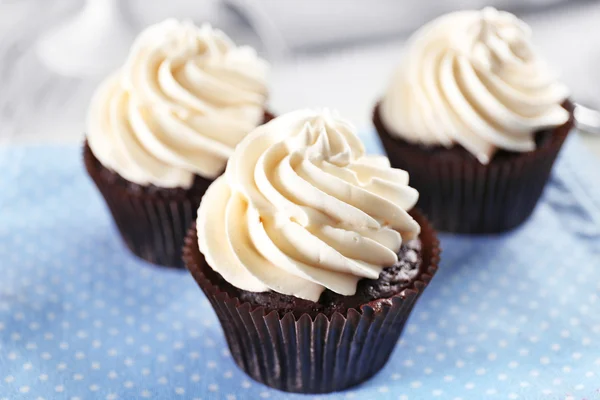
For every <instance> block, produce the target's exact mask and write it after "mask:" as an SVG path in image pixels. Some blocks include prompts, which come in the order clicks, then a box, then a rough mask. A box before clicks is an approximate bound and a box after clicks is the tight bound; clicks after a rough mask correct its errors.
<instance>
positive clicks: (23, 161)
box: [0, 136, 600, 400]
mask: <svg viewBox="0 0 600 400" xmlns="http://www.w3.org/2000/svg"><path fill="white" fill-rule="evenodd" d="M367 142H368V147H369V148H370V149H371V150H373V151H380V149H379V147H378V144H377V143H376V139H374V136H368V137H367ZM586 152H587V150H585V149H583V148H582V145H581V144H580V143H579V142H578V141H577V138H576V137H571V138H570V140H569V141H568V144H567V145H566V148H565V149H564V150H563V152H562V154H561V158H560V161H559V162H558V164H557V166H556V168H555V171H554V173H553V176H552V178H551V181H550V184H549V186H548V187H547V189H546V191H545V194H544V196H543V199H542V200H541V202H540V203H539V205H538V207H537V209H536V211H535V214H534V215H533V217H532V218H531V219H530V220H529V221H528V222H527V223H525V224H524V225H523V226H522V227H521V228H519V229H517V230H516V231H514V232H511V233H509V234H505V235H501V236H493V237H460V236H452V235H442V237H441V239H442V247H443V255H442V260H443V261H442V263H441V267H440V270H439V272H438V274H437V276H436V277H435V279H434V280H433V282H432V283H431V285H430V287H429V288H428V289H427V290H426V291H425V294H424V295H423V297H422V298H421V300H420V302H419V303H418V304H417V306H416V308H415V309H414V312H413V314H412V316H411V318H410V321H409V323H408V325H407V328H406V330H405V332H404V335H403V338H402V340H401V341H400V342H399V344H398V346H397V347H396V350H395V352H394V354H393V355H392V356H391V359H390V361H389V363H388V364H387V365H386V367H385V368H384V369H383V370H382V371H381V372H380V373H379V374H378V375H376V376H375V377H374V378H373V379H371V380H370V381H368V382H367V383H365V384H363V385H362V386H359V387H356V388H353V389H351V390H349V391H346V392H343V393H338V394H331V395H321V396H318V397H319V398H322V399H325V398H327V399H329V398H331V399H346V398H356V399H361V400H362V399H401V400H404V399H435V398H440V399H483V398H487V397H489V398H497V399H578V400H579V399H584V398H585V399H596V398H599V396H600V395H599V390H600V383H599V382H600V313H599V311H598V310H599V309H600V269H599V267H600V266H599V260H600V188H599V187H598V185H597V182H598V175H597V174H598V171H600V168H599V167H600V164H599V163H597V162H596V160H595V159H593V158H592V156H591V155H589V154H587V153H586ZM0 166H1V168H0V399H11V400H13V399H70V400H77V399H91V398H94V399H137V398H153V399H171V398H173V399H227V400H231V399H257V398H272V399H287V398H290V399H292V398H301V397H303V396H300V395H290V394H286V393H282V392H277V391H274V390H272V389H269V388H267V387H265V386H262V385H260V384H258V383H256V382H254V381H252V380H251V379H250V378H248V377H247V376H246V375H244V374H243V373H242V372H241V371H240V370H239V369H238V368H237V367H236V366H235V364H234V362H233V361H232V358H231V356H230V355H229V352H228V350H227V346H226V343H225V340H224V338H223V335H222V332H221V328H220V326H219V324H218V322H217V320H216V317H215V315H214V313H213V311H212V309H211V307H210V305H209V304H208V302H207V301H206V299H205V298H204V296H203V294H202V293H201V292H200V290H199V289H198V287H197V286H196V284H195V282H194V281H193V279H192V278H191V277H190V276H189V275H188V273H187V272H186V271H174V270H169V269H161V268H156V267H153V266H151V265H148V264H146V263H144V262H142V261H139V260H137V259H135V258H134V257H132V256H131V255H130V254H129V253H128V252H127V250H126V249H125V247H124V246H123V244H122V243H121V241H120V239H119V237H118V234H117V232H116V230H115V228H114V226H113V224H112V221H111V219H110V216H109V215H108V213H107V210H106V209H105V207H104V204H103V203H102V200H101V198H100V195H99V194H98V192H97V191H96V189H95V188H94V186H93V185H92V183H91V182H90V180H89V179H88V178H87V176H86V175H85V172H84V169H83V166H82V162H81V160H80V149H79V148H75V147H35V148H32V147H29V148H26V147H23V148H18V147H17V148H8V149H3V150H0Z"/></svg>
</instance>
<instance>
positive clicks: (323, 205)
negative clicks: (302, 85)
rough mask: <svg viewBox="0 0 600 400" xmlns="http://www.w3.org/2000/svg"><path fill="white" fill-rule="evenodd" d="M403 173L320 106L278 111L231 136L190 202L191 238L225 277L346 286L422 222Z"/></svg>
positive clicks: (308, 293) (303, 294)
mask: <svg viewBox="0 0 600 400" xmlns="http://www.w3.org/2000/svg"><path fill="white" fill-rule="evenodd" d="M418 197H419V194H418V192H417V191H416V190H415V189H413V188H411V187H409V186H408V174H407V173H406V172H405V171H402V170H399V169H393V168H391V167H390V164H389V161H388V159H387V158H386V157H381V156H368V155H366V154H365V149H364V147H363V144H362V143H361V141H360V140H359V138H358V137H357V136H356V134H355V131H354V128H353V127H352V126H351V125H350V123H349V122H347V121H346V120H344V119H342V118H340V117H339V116H338V115H337V114H334V113H331V112H329V111H327V110H325V111H322V112H316V111H311V110H301V111H296V112H292V113H289V114H286V115H284V116H280V117H278V118H276V119H274V120H273V121H271V122H269V123H267V124H265V125H262V126H260V127H258V128H257V129H255V130H254V131H253V132H251V133H250V134H249V135H248V136H247V137H246V138H244V140H242V142H241V143H240V144H239V145H238V147H237V148H236V150H235V153H234V154H233V156H232V157H231V159H230V160H229V163H228V165H227V170H226V173H225V174H224V175H223V176H221V177H220V178H218V179H217V180H216V181H215V182H214V183H213V184H212V185H211V186H210V187H209V189H208V191H207V192H206V194H205V195H204V198H203V200H202V203H201V204H200V208H199V210H198V221H197V229H198V238H199V248H200V251H201V252H202V253H203V254H204V256H205V258H206V261H207V263H208V264H209V265H210V266H211V268H213V269H214V270H215V271H216V272H218V273H219V274H221V276H223V278H224V279H225V280H227V282H229V283H230V284H232V285H233V286H236V287H238V288H240V289H243V290H247V291H252V292H264V291H269V290H272V291H275V292H278V293H281V294H286V295H293V296H296V297H299V298H302V299H308V300H312V301H317V300H318V299H319V297H320V295H321V293H322V292H323V290H325V288H327V289H330V290H332V291H333V292H336V293H339V294H342V295H347V296H349V295H353V294H354V293H355V291H356V285H357V283H358V281H359V280H360V279H362V278H368V279H377V278H378V277H379V274H380V273H381V271H382V270H383V268H385V267H388V266H391V265H393V264H395V263H396V262H397V261H398V256H397V254H396V253H397V252H398V251H399V249H400V246H401V244H402V241H403V240H409V239H413V238H415V237H417V236H418V234H419V232H420V226H419V224H418V223H417V222H416V221H415V220H414V219H413V218H412V217H411V216H410V215H409V214H408V213H407V211H408V210H410V209H411V208H412V207H413V206H414V205H415V203H416V202H417V199H418Z"/></svg>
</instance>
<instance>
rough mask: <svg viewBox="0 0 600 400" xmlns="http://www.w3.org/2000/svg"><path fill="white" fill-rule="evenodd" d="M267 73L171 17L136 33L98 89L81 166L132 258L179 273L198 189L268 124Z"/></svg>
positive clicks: (240, 52)
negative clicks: (250, 135)
mask: <svg viewBox="0 0 600 400" xmlns="http://www.w3.org/2000/svg"><path fill="white" fill-rule="evenodd" d="M267 69H268V65H267V64H266V62H265V61H264V60H262V59H260V58H259V57H257V55H256V52H255V51H254V50H253V49H251V48H249V47H243V46H242V47H236V46H235V44H234V43H233V42H232V41H231V40H230V39H229V38H228V37H227V36H226V35H225V34H224V33H223V32H221V31H219V30H216V29H213V28H211V27H210V26H208V25H205V26H202V27H201V28H198V27H196V26H194V25H193V24H192V23H190V22H178V21H176V20H172V19H170V20H166V21H164V22H162V23H159V24H157V25H153V26H150V27H149V28H147V29H146V30H145V31H143V32H142V33H141V34H140V35H139V37H138V38H137V39H136V40H135V42H134V44H133V46H132V47H131V51H130V54H129V56H128V59H127V60H126V62H125V65H124V66H123V67H122V68H121V69H120V70H119V71H117V72H115V73H114V74H113V75H112V76H110V77H108V78H107V79H106V80H105V81H104V82H103V83H102V84H101V85H100V87H99V88H98V89H97V91H96V93H95V94H94V96H93V99H92V101H91V105H90V108H89V115H88V123H87V140H86V143H85V145H84V147H85V148H84V161H85V166H86V168H87V171H88V173H89V175H90V176H91V178H92V179H93V181H94V182H95V184H96V185H97V186H98V189H99V190H100V192H101V194H102V196H103V197H104V200H105V201H106V204H107V206H108V208H109V209H110V212H111V214H112V216H113V218H114V221H115V223H116V225H117V227H118V229H119V232H120V233H121V236H122V238H123V240H124V242H125V243H126V245H127V246H128V247H129V249H130V250H131V251H132V252H133V253H134V254H135V255H137V256H139V257H141V258H143V259H144V260H146V261H149V262H151V263H154V264H159V265H164V266H172V267H183V261H182V260H181V248H182V246H183V240H184V237H185V234H186V231H187V229H188V228H189V226H190V224H191V223H193V221H194V220H195V218H196V210H197V208H198V204H200V199H201V198H202V196H203V194H204V192H205V191H206V189H207V188H208V186H209V185H210V184H211V183H212V182H213V181H214V180H215V178H217V177H218V176H219V175H221V173H222V172H223V171H224V169H225V165H226V163H227V159H228V158H229V156H230V155H231V154H232V153H233V149H234V148H235V146H236V145H237V143H238V142H239V141H240V140H242V138H243V137H244V136H246V134H248V132H250V131H251V130H253V129H254V128H255V127H256V126H258V125H260V124H262V123H263V122H265V121H267V120H269V119H270V118H271V116H270V115H269V113H268V112H267V111H266V108H265V102H266V98H267V88H266V79H265V77H266V73H267Z"/></svg>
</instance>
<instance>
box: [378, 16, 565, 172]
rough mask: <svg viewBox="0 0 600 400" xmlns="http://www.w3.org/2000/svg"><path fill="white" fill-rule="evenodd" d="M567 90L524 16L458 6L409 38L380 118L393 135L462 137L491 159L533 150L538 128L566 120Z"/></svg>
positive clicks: (448, 140) (445, 140)
mask: <svg viewBox="0 0 600 400" xmlns="http://www.w3.org/2000/svg"><path fill="white" fill-rule="evenodd" d="M567 96H568V90H567V88H566V87H565V86H564V85H562V84H561V83H559V82H558V81H557V76H556V75H555V74H554V73H553V72H552V71H551V70H550V69H549V67H548V66H547V65H546V63H545V62H544V61H543V60H541V59H540V58H539V57H538V55H537V54H536V52H535V50H534V48H533V46H532V44H531V30H530V29H529V27H528V26H527V25H526V24H525V23H524V22H523V21H521V20H519V19H518V18H517V17H515V16H514V15H512V14H509V13H507V12H502V11H498V10H496V9H494V8H486V9H484V10H482V11H458V12H455V13H451V14H448V15H445V16H442V17H440V18H438V19H436V20H434V21H432V22H430V23H429V24H427V25H425V26H424V27H422V28H421V29H420V30H419V31H417V32H416V33H415V34H414V35H413V37H412V38H411V39H410V41H409V45H408V53H407V55H406V60H405V62H404V63H403V64H402V66H401V67H400V68H399V69H398V70H397V71H396V73H395V74H394V77H393V78H392V83H391V85H390V87H389V89H388V91H387V93H386V94H385V96H384V98H383V100H382V103H381V117H382V120H383V122H384V124H385V125H386V127H387V128H388V130H389V131H390V132H391V133H392V134H393V135H397V136H398V137H401V138H403V139H405V140H407V141H410V142H414V143H422V144H425V145H441V146H445V147H450V146H452V145H454V144H455V143H458V144H460V145H462V146H463V147H464V148H465V149H467V150H468V151H470V152H471V153H472V154H473V155H475V156H476V157H477V158H478V159H479V161H480V162H482V163H484V164H487V163H488V162H489V161H490V160H491V158H492V157H493V155H494V153H495V152H496V151H497V150H498V149H505V150H508V151H514V152H526V151H531V150H534V149H535V138H534V134H535V132H537V131H539V130H541V129H544V128H549V127H554V126H559V125H562V124H564V123H565V122H567V120H568V119H569V113H568V112H567V111H566V110H565V109H564V108H563V107H562V105H561V104H562V103H563V102H564V100H565V99H566V98H567Z"/></svg>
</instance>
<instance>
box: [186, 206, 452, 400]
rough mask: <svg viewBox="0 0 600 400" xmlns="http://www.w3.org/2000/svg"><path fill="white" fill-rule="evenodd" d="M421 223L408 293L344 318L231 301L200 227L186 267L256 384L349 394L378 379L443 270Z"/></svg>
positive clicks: (192, 236) (191, 238)
mask: <svg viewBox="0 0 600 400" xmlns="http://www.w3.org/2000/svg"><path fill="white" fill-rule="evenodd" d="M414 216H415V219H417V221H418V222H419V223H420V224H421V227H422V232H421V235H420V238H421V241H422V242H423V264H422V267H421V270H420V271H421V272H420V275H419V276H418V277H417V279H416V280H415V281H414V282H413V283H412V284H411V286H410V287H409V288H407V289H404V290H403V291H402V292H401V293H399V294H397V295H395V296H393V297H391V298H388V299H379V300H376V301H372V302H370V303H369V304H366V305H363V306H361V307H360V309H359V310H357V309H350V310H348V312H347V313H346V315H342V314H340V313H338V312H335V313H333V314H332V315H331V316H328V315H326V314H323V313H320V314H318V315H316V316H315V317H314V318H313V317H311V316H309V315H308V314H302V315H301V316H299V317H298V318H297V317H295V316H294V315H293V313H291V312H290V313H286V314H284V315H280V313H279V312H278V311H277V310H272V309H268V308H266V307H264V306H258V307H257V306H252V305H251V304H250V303H247V302H242V301H240V299H239V298H237V297H232V296H230V295H229V294H228V293H227V292H225V291H223V290H222V288H220V287H219V285H218V283H216V280H215V279H214V276H215V272H214V271H213V270H212V269H211V268H210V266H208V265H207V263H206V261H205V259H204V257H203V256H202V254H201V253H200V251H199V249H198V238H197V233H196V228H195V226H193V227H192V228H191V229H190V231H189V232H188V236H187V238H186V244H185V247H184V260H185V263H186V266H187V268H188V269H189V270H190V272H191V274H192V275H193V277H194V278H195V280H196V282H197V283H198V285H199V286H200V288H201V289H202V291H203V292H204V293H205V295H206V296H207V298H208V300H209V301H210V303H211V304H212V306H213V308H214V310H215V312H216V314H217V316H218V318H219V321H220V322H221V325H222V328H223V332H224V334H225V338H226V339H227V344H228V345H229V349H230V352H231V355H232V357H233V359H234V360H235V362H236V363H237V365H238V366H239V367H240V368H241V369H242V370H243V371H244V372H246V373H247V374H248V375H249V376H250V377H251V378H253V379H254V380H256V381H258V382H260V383H263V384H265V385H267V386H270V387H273V388H276V389H279V390H283V391H287V392H298V393H328V392H334V391H340V390H344V389H347V388H349V387H351V386H354V385H357V384H359V383H361V382H363V381H365V380H367V379H368V378H370V377H371V376H373V375H374V374H376V373H377V372H378V371H379V370H380V369H381V368H382V367H383V366H384V365H385V363H386V362H387V360H388V358H389V357H390V355H391V354H392V351H393V349H394V347H395V345H396V342H397V341H398V338H399V337H400V334H401V333H402V330H403V328H404V325H405V323H406V320H407V319H408V316H409V315H410V313H411V311H412V309H413V307H414V305H415V302H416V301H417V299H418V298H419V296H420V295H421V293H422V292H423V290H424V289H425V287H426V286H427V284H428V283H429V281H430V280H431V278H432V277H433V276H434V274H435V272H436V271H437V265H438V262H439V253H440V250H439V242H438V240H437V238H436V235H435V232H434V231H433V228H432V227H431V225H430V224H429V223H428V222H427V221H426V219H425V218H424V217H423V216H421V215H420V214H418V213H415V215H414Z"/></svg>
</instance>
